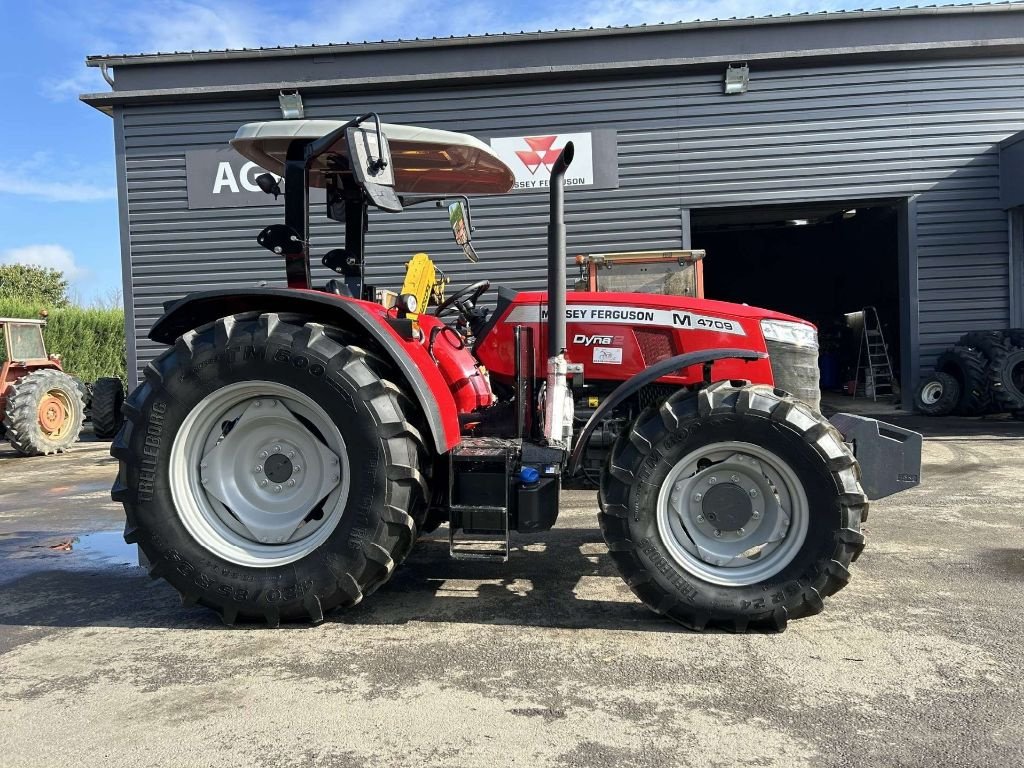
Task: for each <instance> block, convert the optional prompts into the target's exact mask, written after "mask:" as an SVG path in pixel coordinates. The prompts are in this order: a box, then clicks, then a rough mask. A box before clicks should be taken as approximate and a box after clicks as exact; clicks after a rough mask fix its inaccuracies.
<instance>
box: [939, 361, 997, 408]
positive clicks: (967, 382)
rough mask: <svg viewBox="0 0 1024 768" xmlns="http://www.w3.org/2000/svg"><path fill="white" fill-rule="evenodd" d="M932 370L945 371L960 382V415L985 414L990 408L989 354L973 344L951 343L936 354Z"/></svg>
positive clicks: (958, 406) (958, 404) (958, 405)
mask: <svg viewBox="0 0 1024 768" xmlns="http://www.w3.org/2000/svg"><path fill="white" fill-rule="evenodd" d="M935 370H936V371H941V372H943V373H948V374H949V375H950V376H952V377H953V378H954V379H956V381H957V383H958V384H959V385H960V402H959V403H957V407H956V413H958V414H959V415H961V416H984V415H985V414H986V413H988V412H989V411H990V410H992V389H991V386H990V385H989V380H988V358H987V357H985V355H984V353H982V352H981V351H980V350H978V349H976V348H974V347H961V346H956V347H951V348H950V349H947V350H946V351H945V352H943V353H942V354H941V355H939V359H938V360H937V361H936V363H935Z"/></svg>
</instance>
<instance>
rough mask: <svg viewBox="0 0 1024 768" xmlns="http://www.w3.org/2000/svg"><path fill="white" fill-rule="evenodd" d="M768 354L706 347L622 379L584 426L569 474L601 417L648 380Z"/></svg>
mask: <svg viewBox="0 0 1024 768" xmlns="http://www.w3.org/2000/svg"><path fill="white" fill-rule="evenodd" d="M766 357H768V354H767V353H766V352H755V351H754V350H752V349H734V348H728V347H723V348H719V349H704V350H701V351H699V352H687V353H686V354H683V355H676V356H675V357H670V358H668V359H667V360H662V361H661V362H660V363H657V364H656V365H652V366H651V367H650V368H647V369H645V370H643V371H641V372H640V373H638V374H636V375H635V376H633V377H632V378H629V379H626V380H625V381H624V382H622V383H621V384H620V385H619V386H618V387H616V388H615V390H614V391H613V392H612V393H611V394H610V395H609V396H608V397H607V398H606V399H605V400H604V402H603V403H601V405H600V406H598V408H597V410H596V411H594V413H593V414H591V416H590V419H589V420H588V421H587V423H586V425H585V426H584V427H583V431H582V432H580V436H579V439H578V440H577V441H576V446H575V447H574V448H573V449H572V456H570V457H569V466H568V468H567V472H568V475H569V477H572V476H573V475H575V474H576V471H577V470H578V469H579V465H580V460H581V459H582V458H583V452H584V451H585V450H586V448H587V443H588V442H590V436H591V435H592V434H593V433H594V430H595V429H596V428H597V425H598V424H600V423H601V420H602V419H604V418H605V417H606V416H608V415H609V414H611V412H612V411H614V410H615V408H617V407H618V406H619V405H620V404H621V403H622V402H623V401H624V400H625V399H626V398H628V397H629V396H630V395H633V394H636V392H638V391H639V390H640V388H641V387H644V386H646V385H648V384H653V383H654V382H655V381H657V380H658V379H660V378H661V377H662V376H668V375H669V374H670V373H672V372H673V371H678V370H680V369H682V368H689V367H690V366H692V365H703V364H705V363H713V362H715V361H716V360H726V359H733V360H746V361H751V360H761V359H763V358H766Z"/></svg>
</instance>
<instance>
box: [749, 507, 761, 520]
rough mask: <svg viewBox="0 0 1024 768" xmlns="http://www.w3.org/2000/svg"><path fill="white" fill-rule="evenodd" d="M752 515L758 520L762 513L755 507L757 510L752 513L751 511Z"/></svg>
mask: <svg viewBox="0 0 1024 768" xmlns="http://www.w3.org/2000/svg"><path fill="white" fill-rule="evenodd" d="M750 516H751V517H752V518H754V519H755V520H757V518H759V517H760V516H761V513H760V512H758V511H757V510H756V509H755V510H754V511H753V512H751V513H750Z"/></svg>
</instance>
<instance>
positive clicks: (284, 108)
mask: <svg viewBox="0 0 1024 768" xmlns="http://www.w3.org/2000/svg"><path fill="white" fill-rule="evenodd" d="M277 101H278V103H279V104H280V105H281V117H283V118H284V119H285V120H301V119H302V118H303V115H304V114H305V113H304V112H303V109H302V96H300V95H299V92H298V91H281V93H279V94H278V96H277Z"/></svg>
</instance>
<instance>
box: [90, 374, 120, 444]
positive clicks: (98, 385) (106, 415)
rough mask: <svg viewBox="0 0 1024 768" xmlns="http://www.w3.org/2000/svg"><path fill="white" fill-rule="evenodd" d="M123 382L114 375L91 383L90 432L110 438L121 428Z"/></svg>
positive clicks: (101, 437)
mask: <svg viewBox="0 0 1024 768" xmlns="http://www.w3.org/2000/svg"><path fill="white" fill-rule="evenodd" d="M123 405H124V384H122V383H121V380H120V379H118V378H116V377H105V378H102V379H97V380H96V382H95V383H94V384H93V385H92V414H91V415H92V433H93V434H94V435H95V436H96V437H97V438H99V439H100V440H111V439H113V437H114V435H116V434H117V430H119V429H120V428H121V422H122V421H123V417H122V415H121V406H123Z"/></svg>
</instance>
